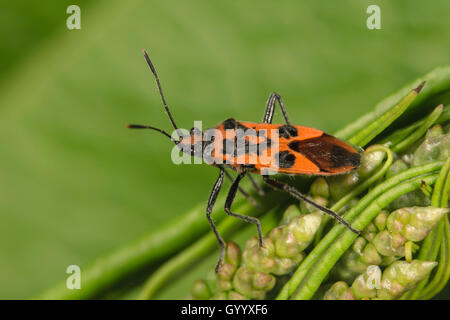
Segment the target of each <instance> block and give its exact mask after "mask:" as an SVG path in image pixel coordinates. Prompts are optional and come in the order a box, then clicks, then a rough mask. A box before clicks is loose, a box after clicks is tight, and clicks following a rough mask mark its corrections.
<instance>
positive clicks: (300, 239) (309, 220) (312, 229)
mask: <svg viewBox="0 0 450 320" xmlns="http://www.w3.org/2000/svg"><path fill="white" fill-rule="evenodd" d="M322 219H323V214H322V213H321V212H318V211H316V212H314V213H311V214H305V215H302V216H299V217H297V218H295V219H294V220H292V222H291V223H290V224H289V225H288V226H287V229H288V230H289V231H290V232H292V234H293V235H294V237H295V240H296V241H297V245H298V247H297V248H298V249H297V250H298V251H299V252H300V251H303V250H304V249H305V248H306V247H307V246H308V245H309V244H310V243H311V241H312V240H313V239H314V235H315V234H316V232H317V230H318V229H319V227H320V224H321V222H322Z"/></svg>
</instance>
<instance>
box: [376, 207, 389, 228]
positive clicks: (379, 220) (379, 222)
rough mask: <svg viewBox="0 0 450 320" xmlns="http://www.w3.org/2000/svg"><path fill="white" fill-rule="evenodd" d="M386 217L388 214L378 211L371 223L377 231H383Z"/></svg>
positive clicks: (384, 211)
mask: <svg viewBox="0 0 450 320" xmlns="http://www.w3.org/2000/svg"><path fill="white" fill-rule="evenodd" d="M387 217H388V212H387V211H386V210H382V211H380V213H379V214H378V215H377V216H376V218H375V220H374V221H373V223H374V224H375V226H376V227H377V229H378V231H383V230H384V228H386V221H387Z"/></svg>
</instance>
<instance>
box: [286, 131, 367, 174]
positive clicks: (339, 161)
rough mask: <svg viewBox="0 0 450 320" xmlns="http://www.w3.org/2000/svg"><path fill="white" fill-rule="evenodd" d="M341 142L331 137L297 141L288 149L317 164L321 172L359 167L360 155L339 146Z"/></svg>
mask: <svg viewBox="0 0 450 320" xmlns="http://www.w3.org/2000/svg"><path fill="white" fill-rule="evenodd" d="M340 143H342V142H341V141H340V140H338V139H336V138H334V137H333V136H329V135H326V134H324V135H322V136H321V137H317V138H311V139H306V140H295V141H292V142H290V143H289V144H288V147H289V148H290V149H291V150H293V151H295V152H298V153H300V154H302V155H304V156H305V157H307V158H308V159H309V160H310V161H312V162H313V163H314V164H316V165H317V166H318V167H319V168H320V170H321V171H325V172H327V171H329V169H335V168H339V167H348V166H350V167H358V166H359V164H360V160H361V155H360V154H359V153H357V152H356V153H355V152H351V151H349V150H347V149H345V148H343V147H341V146H339V144H340Z"/></svg>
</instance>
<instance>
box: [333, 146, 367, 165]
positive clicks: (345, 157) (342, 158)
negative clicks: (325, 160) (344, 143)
mask: <svg viewBox="0 0 450 320" xmlns="http://www.w3.org/2000/svg"><path fill="white" fill-rule="evenodd" d="M331 160H332V162H333V164H334V165H335V167H340V166H342V165H343V164H344V165H345V166H352V167H359V165H360V163H361V155H360V154H359V153H353V152H349V151H348V150H346V149H344V148H342V147H340V146H333V149H332V150H331Z"/></svg>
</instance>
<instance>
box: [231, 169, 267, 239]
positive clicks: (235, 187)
mask: <svg viewBox="0 0 450 320" xmlns="http://www.w3.org/2000/svg"><path fill="white" fill-rule="evenodd" d="M246 174H247V173H246V172H242V173H240V174H239V175H238V176H237V178H236V180H234V182H233V184H232V185H231V187H230V191H229V192H228V196H227V199H226V200H225V208H224V210H225V212H226V213H227V214H228V215H230V216H233V217H236V218H239V219H241V220H244V221H246V222H250V223H253V224H255V225H256V228H257V229H258V238H259V246H260V247H261V246H262V231H261V223H260V222H259V219H257V218H255V217H249V216H244V215H240V214H237V213H234V212H231V210H230V208H231V205H232V204H233V201H234V198H235V197H236V192H237V190H238V187H239V182H240V181H241V180H242V178H244V177H245V175H246Z"/></svg>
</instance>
